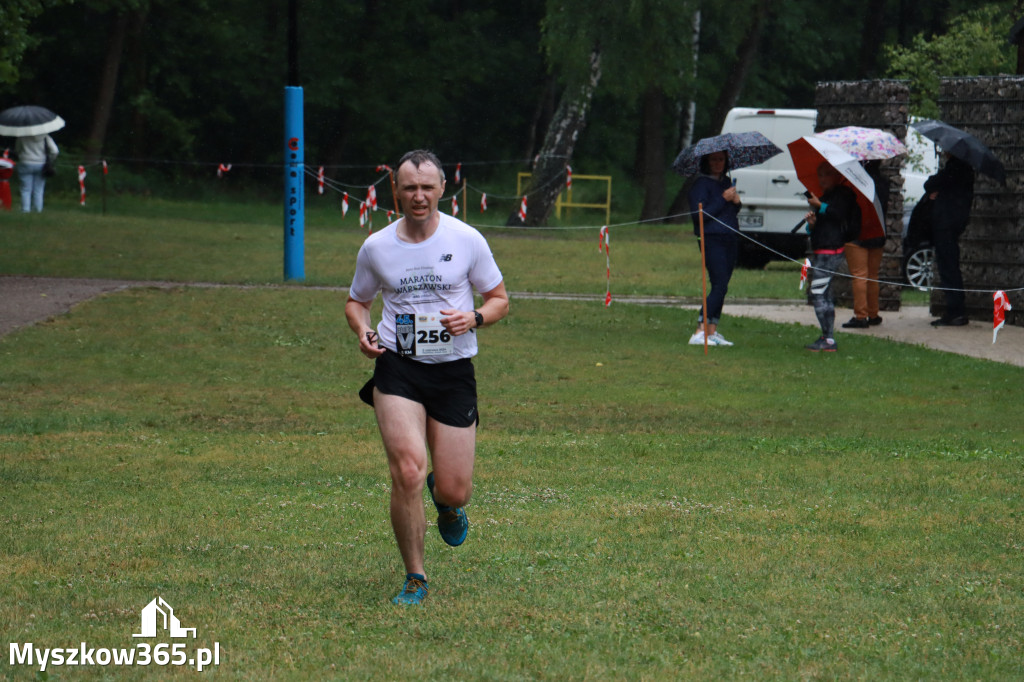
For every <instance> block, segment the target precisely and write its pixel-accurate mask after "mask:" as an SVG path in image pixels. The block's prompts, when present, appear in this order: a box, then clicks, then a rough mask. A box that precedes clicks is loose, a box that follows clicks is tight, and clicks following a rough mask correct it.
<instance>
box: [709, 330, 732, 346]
mask: <svg viewBox="0 0 1024 682" xmlns="http://www.w3.org/2000/svg"><path fill="white" fill-rule="evenodd" d="M712 343H713V344H714V345H716V346H731V345H733V343H732V341H726V340H725V337H724V336H722V335H721V334H719V333H718V332H715V333H714V334H712V335H711V336H710V337H709V338H708V345H711V344H712Z"/></svg>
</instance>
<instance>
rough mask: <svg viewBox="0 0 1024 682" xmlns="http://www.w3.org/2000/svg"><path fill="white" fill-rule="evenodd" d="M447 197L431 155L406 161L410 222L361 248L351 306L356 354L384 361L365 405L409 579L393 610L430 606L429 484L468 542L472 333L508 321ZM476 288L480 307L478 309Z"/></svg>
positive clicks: (498, 291) (479, 253)
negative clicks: (449, 211) (377, 317)
mask: <svg viewBox="0 0 1024 682" xmlns="http://www.w3.org/2000/svg"><path fill="white" fill-rule="evenodd" d="M444 187H445V180H444V171H443V170H442V169H441V162H440V161H439V160H438V158H437V157H436V156H435V155H434V154H433V153H431V152H428V151H423V150H417V151H412V152H409V153H407V154H406V155H405V156H403V157H402V159H401V160H400V161H399V163H398V181H397V189H398V198H399V201H400V202H401V208H402V211H403V214H404V215H403V217H402V218H401V219H400V220H398V221H396V222H395V223H393V224H391V225H389V226H388V227H386V228H385V229H383V230H381V231H380V232H377V233H376V234H373V235H371V236H370V237H368V238H367V239H366V241H365V242H364V243H363V246H362V248H361V249H360V250H359V256H358V257H357V259H356V272H355V275H354V276H353V278H352V287H351V288H350V289H349V297H348V301H347V302H346V303H345V317H346V318H347V320H348V324H349V327H351V328H352V331H354V332H355V334H356V338H357V339H358V340H359V350H360V351H361V352H362V353H363V355H365V356H367V357H368V358H372V359H374V360H375V363H376V364H375V367H374V372H373V379H371V381H370V382H369V383H367V385H366V386H365V387H364V388H363V390H362V391H360V397H361V398H363V400H365V401H366V402H368V403H370V404H371V405H373V408H374V412H375V414H376V417H377V426H378V427H379V428H380V433H381V439H382V440H383V442H384V450H385V451H386V453H387V458H388V468H389V469H390V473H391V527H392V529H393V530H394V533H395V540H396V542H397V543H398V549H399V551H400V552H401V554H402V561H403V563H404V564H405V573H406V575H405V584H404V585H403V586H402V590H401V592H399V594H398V596H396V597H395V598H394V599H393V601H394V602H395V603H396V604H421V603H422V602H423V600H424V599H425V598H426V596H427V590H428V584H427V577H426V571H425V569H424V539H425V535H426V528H427V524H426V515H425V512H424V505H423V486H424V484H426V486H427V487H428V488H429V490H430V495H431V498H432V499H433V502H434V505H435V507H436V508H437V512H438V517H437V526H438V530H439V531H440V533H441V537H442V539H443V540H444V541H445V542H446V543H448V544H449V545H451V546H453V547H456V546H458V545H461V544H462V543H463V541H464V540H465V539H466V535H467V533H468V531H469V519H468V518H467V516H466V512H465V510H464V509H463V507H465V506H466V504H467V503H468V502H469V498H470V494H471V493H472V488H473V463H474V459H475V457H476V426H477V424H478V423H479V417H478V415H477V401H476V378H475V375H474V371H473V362H472V357H473V356H474V355H476V353H477V338H476V336H477V335H476V330H477V329H479V328H480V327H484V326H489V325H492V324H494V323H495V322H498V321H499V320H501V319H502V318H504V317H505V316H506V315H507V314H508V294H507V293H506V291H505V283H504V280H503V278H502V275H501V271H500V270H499V269H498V265H497V263H495V261H494V256H493V255H492V254H491V250H490V247H489V246H488V245H487V241H486V240H485V239H484V237H483V236H482V235H481V234H480V233H479V232H477V231H476V230H475V229H474V228H472V227H470V226H469V225H467V224H465V223H463V222H462V221H460V220H457V219H456V218H454V217H452V216H449V215H446V214H443V213H440V212H439V211H438V209H437V205H438V201H439V200H440V199H441V197H442V195H443V194H444ZM474 288H475V289H476V290H477V291H478V292H480V294H481V296H482V297H483V305H481V306H480V307H479V308H476V309H474V307H473V303H474V299H473V289H474ZM378 292H380V293H381V297H382V299H383V302H384V307H383V317H382V319H381V322H380V324H379V325H378V327H377V329H376V330H374V328H373V327H372V326H371V320H370V307H371V306H372V304H373V301H374V299H375V298H376V296H377V293H378ZM428 459H429V460H430V464H431V465H432V467H433V471H431V472H430V473H429V474H428Z"/></svg>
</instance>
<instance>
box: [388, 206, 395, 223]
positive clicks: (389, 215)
mask: <svg viewBox="0 0 1024 682" xmlns="http://www.w3.org/2000/svg"><path fill="white" fill-rule="evenodd" d="M393 215H395V212H394V211H392V210H391V209H388V225H390V224H391V217H392V216H393Z"/></svg>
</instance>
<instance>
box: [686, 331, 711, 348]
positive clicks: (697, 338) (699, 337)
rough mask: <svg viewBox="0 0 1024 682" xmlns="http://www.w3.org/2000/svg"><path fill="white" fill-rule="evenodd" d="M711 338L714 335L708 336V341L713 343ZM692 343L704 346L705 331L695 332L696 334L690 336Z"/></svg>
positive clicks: (692, 344)
mask: <svg viewBox="0 0 1024 682" xmlns="http://www.w3.org/2000/svg"><path fill="white" fill-rule="evenodd" d="M711 338H712V337H709V338H708V342H709V343H711ZM690 345H691V346H703V345H704V332H695V333H694V335H693V336H691V337H690Z"/></svg>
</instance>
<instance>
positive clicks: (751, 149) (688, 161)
mask: <svg viewBox="0 0 1024 682" xmlns="http://www.w3.org/2000/svg"><path fill="white" fill-rule="evenodd" d="M714 152H726V153H727V154H728V155H729V168H730V169H731V170H735V169H737V168H746V167H747V166H756V165H757V164H759V163H764V162H765V161H767V160H768V159H770V158H772V157H773V156H775V155H776V154H781V153H782V150H781V149H779V148H778V147H777V146H775V143H773V142H772V141H771V140H769V139H768V138H767V137H765V136H764V135H762V134H761V133H759V132H757V131H751V132H746V133H723V134H721V135H715V136H714V137H705V138H704V139H703V140H701V141H699V142H698V143H697V144H694V145H690V146H689V147H687V148H686V149H684V150H683V151H681V152H679V156H677V157H676V160H675V161H674V162H673V163H672V169H673V170H674V171H675V172H677V173H679V174H680V175H696V174H697V173H699V172H700V159H701V157H702V156H707V155H708V154H713V153H714Z"/></svg>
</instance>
